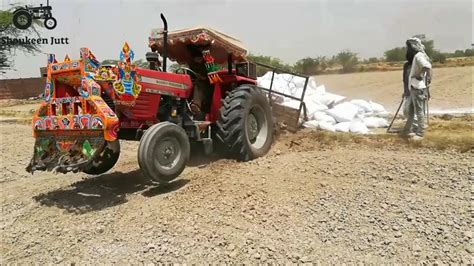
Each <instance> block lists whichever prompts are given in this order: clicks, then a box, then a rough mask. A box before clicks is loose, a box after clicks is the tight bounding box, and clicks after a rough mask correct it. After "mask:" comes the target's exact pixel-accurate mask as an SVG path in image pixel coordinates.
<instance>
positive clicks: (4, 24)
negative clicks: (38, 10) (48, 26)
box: [0, 9, 42, 74]
mask: <svg viewBox="0 0 474 266" xmlns="http://www.w3.org/2000/svg"><path fill="white" fill-rule="evenodd" d="M12 10H13V9H11V10H5V11H3V10H0V33H1V37H8V38H11V39H17V38H20V37H22V36H29V37H36V38H40V34H39V32H38V30H37V29H38V27H42V24H39V23H38V22H37V21H35V22H34V23H33V24H32V25H31V27H30V28H28V29H27V30H20V29H18V28H16V27H15V26H13V25H12V19H13V13H12ZM40 47H41V45H39V44H31V43H25V42H0V74H4V73H5V72H6V71H7V70H11V69H13V67H14V63H15V62H14V59H13V57H14V55H15V53H17V52H18V51H20V52H23V53H27V54H35V53H38V52H40V51H41V50H40Z"/></svg>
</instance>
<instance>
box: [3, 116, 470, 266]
mask: <svg viewBox="0 0 474 266" xmlns="http://www.w3.org/2000/svg"><path fill="white" fill-rule="evenodd" d="M0 132H1V145H0V154H1V175H0V184H1V197H0V206H1V210H2V215H1V217H0V227H1V235H2V237H1V239H0V252H1V260H0V263H1V264H5V263H13V262H15V263H33V262H35V263H38V264H42V263H90V264H96V263H128V262H135V263H136V262H215V263H252V264H253V263H263V262H279V263H284V262H298V263H310V262H316V263H324V264H327V263H337V264H339V263H342V262H345V263H355V262H365V263H377V264H378V263H382V262H385V263H387V262H389V263H390V262H392V263H410V264H411V263H418V262H427V263H430V264H431V263H434V262H438V263H462V264H466V263H472V262H473V260H472V252H473V246H472V241H473V239H472V235H473V233H472V225H471V221H472V218H471V217H472V216H471V215H472V214H471V211H472V206H471V204H472V186H473V172H474V168H473V163H472V158H473V156H472V153H469V152H468V153H458V152H455V151H442V152H441V151H434V150H429V149H421V148H420V149H414V148H409V147H404V146H397V147H395V146H388V147H383V146H381V145H365V144H364V145H357V144H355V143H354V144H348V145H334V146H330V145H329V146H321V145H319V144H318V143H317V142H315V141H314V140H312V138H311V137H310V135H308V133H307V132H301V133H298V134H297V135H294V136H281V137H280V140H279V141H278V142H277V143H276V144H275V146H274V147H273V149H272V151H271V153H270V154H269V155H268V156H266V157H264V158H260V159H257V160H255V161H251V162H247V163H237V162H234V161H231V160H224V159H220V160H216V159H209V160H206V159H200V160H198V159H197V158H198V157H199V156H198V155H195V159H193V161H192V162H191V163H190V166H189V167H188V168H187V169H186V170H185V172H184V173H183V174H182V175H181V177H180V178H179V179H177V180H176V181H174V182H172V183H171V184H170V185H168V186H166V187H163V186H155V185H153V184H151V183H149V182H148V181H147V180H146V179H144V178H143V177H142V176H141V174H140V171H139V169H138V165H137V163H136V149H137V146H138V143H137V142H122V150H123V151H124V152H123V153H122V154H121V158H120V160H119V162H118V164H117V166H116V167H115V168H114V169H113V171H112V172H111V173H108V174H104V175H101V176H97V177H92V176H87V175H85V174H66V175H63V174H58V175H56V174H52V173H38V174H35V175H34V176H31V175H29V174H28V173H26V171H25V170H24V168H25V166H26V165H27V163H28V160H29V158H30V156H31V154H32V147H33V138H32V137H31V130H30V127H29V126H26V125H19V124H6V123H2V125H1V127H0Z"/></svg>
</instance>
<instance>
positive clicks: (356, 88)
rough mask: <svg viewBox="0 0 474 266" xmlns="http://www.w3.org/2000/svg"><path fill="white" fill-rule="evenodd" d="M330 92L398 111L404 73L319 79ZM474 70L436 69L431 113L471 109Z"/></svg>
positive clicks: (380, 73)
mask: <svg viewBox="0 0 474 266" xmlns="http://www.w3.org/2000/svg"><path fill="white" fill-rule="evenodd" d="M315 78H316V81H317V82H318V84H324V85H325V86H326V89H327V90H328V91H329V92H333V93H337V94H341V95H344V96H346V97H348V98H350V99H366V100H369V99H370V100H373V101H375V102H379V103H381V104H383V105H384V106H385V107H386V108H387V109H388V110H389V111H395V110H396V108H397V106H398V104H399V102H400V99H401V95H402V93H403V82H402V72H401V71H388V72H364V73H352V74H335V75H320V76H315ZM473 80H474V66H468V67H448V68H435V69H434V74H433V83H432V86H431V95H432V99H431V101H430V108H431V110H452V109H471V108H472V103H473V100H474V98H473V92H474V89H473V85H474V84H473Z"/></svg>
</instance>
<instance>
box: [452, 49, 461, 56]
mask: <svg viewBox="0 0 474 266" xmlns="http://www.w3.org/2000/svg"><path fill="white" fill-rule="evenodd" d="M453 57H464V51H463V50H456V51H454V54H453Z"/></svg>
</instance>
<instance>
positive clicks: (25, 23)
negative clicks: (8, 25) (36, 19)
mask: <svg viewBox="0 0 474 266" xmlns="http://www.w3.org/2000/svg"><path fill="white" fill-rule="evenodd" d="M32 23H33V17H32V16H31V14H30V12H28V10H26V9H18V10H16V11H15V12H13V25H15V27H17V28H19V29H20V30H26V29H28V28H29V27H30V26H31V24H32Z"/></svg>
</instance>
